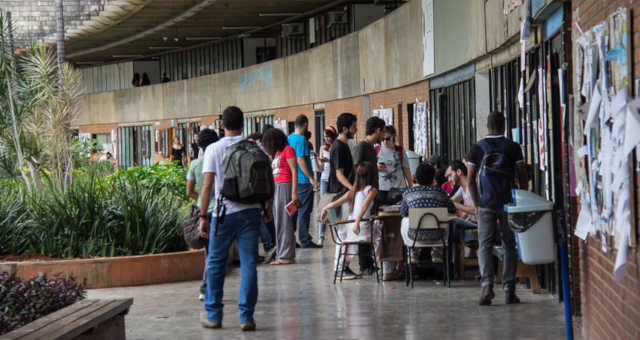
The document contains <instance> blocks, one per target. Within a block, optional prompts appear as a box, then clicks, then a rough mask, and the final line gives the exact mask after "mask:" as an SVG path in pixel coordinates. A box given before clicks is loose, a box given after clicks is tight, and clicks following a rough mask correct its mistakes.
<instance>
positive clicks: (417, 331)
mask: <svg viewBox="0 0 640 340" xmlns="http://www.w3.org/2000/svg"><path fill="white" fill-rule="evenodd" d="M329 253H330V251H329V249H328V247H327V248H325V249H323V250H311V249H304V250H299V251H298V253H297V256H298V263H297V264H296V265H292V266H269V265H261V266H260V267H259V268H258V278H259V289H260V293H259V300H258V305H257V306H256V314H255V319H256V323H257V326H258V330H257V331H256V332H253V333H242V332H241V331H240V329H239V327H238V321H237V313H238V309H237V305H236V298H237V295H238V286H239V279H240V278H239V273H240V271H239V270H237V269H235V270H232V271H231V272H230V273H229V275H228V277H227V280H226V283H225V299H224V303H225V307H224V308H225V319H224V322H223V329H220V330H211V329H203V328H201V326H200V323H199V320H200V318H201V317H203V308H202V303H201V302H200V301H198V300H197V295H198V287H199V284H200V282H197V281H192V282H183V283H175V284H162V285H154V286H141V287H125V288H110V289H94V290H90V291H89V292H88V297H89V298H123V297H133V298H134V304H133V307H132V309H131V311H130V313H129V315H127V317H126V328H127V338H128V339H130V340H138V339H179V340H192V339H193V340H196V339H197V340H201V339H202V340H204V339H237V338H239V339H261V340H265V339H279V340H281V339H367V340H369V339H397V340H399V339H425V338H433V339H469V340H471V339H545V340H550V339H562V338H563V337H564V321H563V314H562V305H561V304H559V303H557V299H556V298H555V297H553V296H551V295H548V294H547V295H533V294H531V293H530V291H529V290H526V289H520V290H519V291H518V292H519V295H520V297H521V299H522V301H523V303H522V304H520V305H504V297H503V295H502V294H500V291H499V290H496V293H497V298H496V299H495V300H494V305H493V306H490V307H483V308H480V307H479V306H478V305H477V299H478V294H479V292H480V288H479V284H478V283H477V282H470V281H466V282H453V284H452V287H451V288H445V287H442V285H441V283H440V282H435V281H416V286H415V288H414V289H409V288H407V287H405V285H404V282H392V283H382V282H381V283H379V284H378V283H376V281H375V279H374V278H371V277H366V278H365V279H362V280H355V281H345V282H343V283H342V284H340V283H338V284H336V285H335V286H334V285H333V283H332V276H331V273H330V268H331V264H332V260H331V258H330V255H329Z"/></svg>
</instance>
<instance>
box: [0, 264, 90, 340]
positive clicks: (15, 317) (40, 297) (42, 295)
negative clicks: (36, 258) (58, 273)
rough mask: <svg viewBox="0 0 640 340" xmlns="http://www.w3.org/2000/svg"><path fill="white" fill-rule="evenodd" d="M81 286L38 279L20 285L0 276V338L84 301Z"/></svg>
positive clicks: (72, 282)
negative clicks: (79, 301)
mask: <svg viewBox="0 0 640 340" xmlns="http://www.w3.org/2000/svg"><path fill="white" fill-rule="evenodd" d="M85 295H86V292H85V284H78V283H76V281H75V280H74V279H73V278H69V279H64V278H57V277H56V278H48V277H47V276H46V275H39V276H37V277H34V278H32V279H30V280H28V281H22V280H20V279H18V278H16V277H15V276H13V275H9V273H6V272H3V273H0V335H2V334H5V333H8V332H10V331H11V330H14V329H16V328H19V327H22V326H24V325H26V324H28V323H30V322H32V321H34V320H36V319H38V318H40V317H43V316H45V315H47V314H49V313H53V312H55V311H57V310H59V309H62V308H64V307H66V306H69V305H71V304H72V303H74V302H76V301H78V300H81V299H84V298H85Z"/></svg>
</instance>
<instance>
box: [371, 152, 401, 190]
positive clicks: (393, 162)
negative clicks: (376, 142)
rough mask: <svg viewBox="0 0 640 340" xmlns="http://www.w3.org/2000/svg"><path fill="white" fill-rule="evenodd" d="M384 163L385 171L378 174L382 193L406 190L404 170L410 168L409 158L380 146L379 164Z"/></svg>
mask: <svg viewBox="0 0 640 340" xmlns="http://www.w3.org/2000/svg"><path fill="white" fill-rule="evenodd" d="M380 163H384V165H385V168H386V169H385V170H384V171H379V172H378V178H379V182H378V187H379V188H380V191H389V190H391V189H404V188H406V186H407V182H405V179H404V172H403V169H404V168H407V169H408V168H409V158H408V157H407V155H405V154H404V153H402V155H401V154H400V153H399V152H398V151H397V150H395V149H390V148H388V147H387V146H385V145H381V146H380V151H379V152H378V164H380Z"/></svg>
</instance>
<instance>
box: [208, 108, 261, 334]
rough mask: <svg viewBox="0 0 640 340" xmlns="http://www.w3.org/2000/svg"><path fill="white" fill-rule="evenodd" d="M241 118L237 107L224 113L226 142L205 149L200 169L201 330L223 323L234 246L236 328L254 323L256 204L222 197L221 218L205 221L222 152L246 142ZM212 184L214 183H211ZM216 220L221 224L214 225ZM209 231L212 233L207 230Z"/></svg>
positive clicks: (218, 183) (220, 176)
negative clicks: (204, 250)
mask: <svg viewBox="0 0 640 340" xmlns="http://www.w3.org/2000/svg"><path fill="white" fill-rule="evenodd" d="M243 123H244V114H243V112H242V110H240V109H239V108H237V107H235V106H230V107H227V108H226V109H225V110H224V112H223V113H222V127H223V129H224V133H225V137H224V138H222V139H220V140H218V141H217V142H216V143H213V144H211V145H209V146H208V147H207V149H206V150H205V152H204V160H203V164H202V173H203V180H202V193H201V194H200V197H201V208H200V233H201V235H202V236H203V237H209V235H210V234H211V236H212V237H211V239H210V242H209V255H208V256H207V267H206V268H207V290H206V294H205V300H204V308H205V310H206V317H205V319H203V320H202V321H201V324H202V326H203V327H205V328H221V327H222V319H223V307H224V305H223V304H222V297H223V286H224V279H225V276H226V266H227V256H228V254H229V247H231V244H232V243H233V241H234V240H236V241H237V245H238V253H239V255H240V277H241V278H240V293H239V297H238V310H239V313H240V315H239V321H240V328H241V329H242V330H243V331H253V330H255V329H256V324H255V321H254V318H253V314H254V310H255V305H256V302H257V301H258V274H257V270H256V261H257V257H258V237H259V234H260V231H259V229H260V223H261V220H260V208H261V206H260V204H243V203H239V202H234V201H230V200H228V199H226V198H221V199H219V200H218V201H219V202H220V204H221V207H220V208H221V209H222V210H223V211H224V212H225V214H224V216H219V217H218V216H216V217H215V218H211V219H209V214H207V210H206V209H204V208H203V207H208V206H209V202H210V200H211V197H213V192H214V183H215V197H221V195H220V193H221V191H222V187H223V183H224V178H225V168H224V159H225V155H226V149H227V148H228V147H230V146H232V145H233V144H235V143H238V142H241V141H243V140H244V137H243V136H242V128H243ZM214 179H215V180H214ZM216 220H219V221H216ZM217 222H219V223H217ZM210 229H211V230H210Z"/></svg>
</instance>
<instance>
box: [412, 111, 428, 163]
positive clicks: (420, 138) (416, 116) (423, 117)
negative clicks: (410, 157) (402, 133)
mask: <svg viewBox="0 0 640 340" xmlns="http://www.w3.org/2000/svg"><path fill="white" fill-rule="evenodd" d="M427 131H428V127H427V103H426V102H419V103H417V104H416V109H415V111H414V112H413V138H414V143H413V145H414V149H415V150H413V151H414V152H415V153H417V154H418V155H422V156H425V155H428V151H429V150H428V147H429V145H428V143H429V140H428V135H427Z"/></svg>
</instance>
